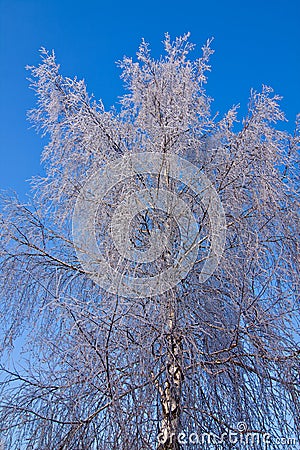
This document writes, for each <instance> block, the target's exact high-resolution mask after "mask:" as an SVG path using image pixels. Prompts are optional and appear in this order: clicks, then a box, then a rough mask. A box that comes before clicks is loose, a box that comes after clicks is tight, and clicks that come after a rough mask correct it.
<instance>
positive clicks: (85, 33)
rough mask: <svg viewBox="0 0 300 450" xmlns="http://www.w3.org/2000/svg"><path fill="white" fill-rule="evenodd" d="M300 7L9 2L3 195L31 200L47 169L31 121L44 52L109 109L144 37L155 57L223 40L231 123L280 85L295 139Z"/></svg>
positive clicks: (2, 17) (219, 95) (299, 103)
mask: <svg viewBox="0 0 300 450" xmlns="http://www.w3.org/2000/svg"><path fill="white" fill-rule="evenodd" d="M299 17H300V2H299V1H298V0H286V1H284V2H283V1H277V0H273V1H269V0H267V1H263V0H261V1H258V0H251V1H244V2H243V1H241V0H240V1H236V0H234V1H233V0H227V1H220V0H219V1H210V2H209V1H203V0H199V1H196V0H192V1H186V2H183V1H178V0H174V1H172V2H171V1H170V0H167V1H162V2H159V1H157V0H154V1H152V2H137V1H127V2H120V1H118V0H116V1H114V2H111V3H110V2H108V1H102V0H98V1H91V0H87V1H85V2H84V1H76V0H73V1H69V0H61V1H57V0H52V1H51V2H50V1H49V2H48V1H44V0H39V1H38V0H0V21H1V22H0V53H1V70H0V89H1V109H0V116H1V117H0V119H1V122H0V123H1V134H0V152H1V165H0V189H3V188H5V189H6V188H9V187H11V188H13V189H15V190H17V191H18V192H19V193H20V194H21V196H23V195H24V194H25V192H26V191H29V186H28V184H27V183H26V182H25V180H26V179H28V178H30V177H31V176H32V175H34V174H37V173H42V172H41V168H40V163H39V160H40V154H41V151H42V146H43V142H42V140H41V138H40V137H39V136H37V135H36V134H35V131H34V130H33V129H31V128H30V124H29V123H28V122H27V121H26V111H27V110H28V109H30V108H32V107H34V104H35V97H34V93H33V92H32V91H31V90H30V89H29V88H28V81H27V80H26V76H28V73H26V70H25V66H26V65H27V64H30V65H35V64H37V63H38V62H39V54H38V49H39V48H40V47H41V46H44V47H46V48H48V49H55V52H56V55H57V59H58V61H59V62H60V63H61V69H62V73H63V74H64V75H68V76H71V77H73V76H75V75H77V76H78V77H79V78H84V79H85V80H86V83H87V85H88V90H89V91H90V92H91V93H92V92H93V93H94V94H95V97H96V98H102V99H103V101H104V104H105V106H106V107H107V108H109V107H110V106H111V105H113V104H114V103H115V102H117V101H118V96H119V95H121V94H122V93H123V90H122V82H121V80H120V79H119V76H120V71H119V69H118V68H117V67H116V65H115V61H116V60H119V59H121V58H122V57H123V55H125V54H126V55H128V56H134V54H135V52H136V50H137V47H138V45H139V43H140V41H141V38H142V37H144V38H145V39H146V40H147V41H149V42H150V44H151V47H152V49H153V55H154V56H159V55H160V53H161V51H162V44H161V41H162V40H163V37H164V33H165V32H169V33H170V34H171V37H176V36H179V35H181V34H183V33H184V32H186V31H190V32H191V40H192V41H193V42H194V43H195V44H196V45H197V47H196V51H194V55H195V57H197V56H198V55H199V54H200V51H201V46H202V44H203V43H204V42H205V41H206V40H207V39H208V38H210V37H214V42H213V48H214V49H215V54H214V55H213V57H212V60H211V63H212V73H211V74H210V76H209V80H208V85H207V91H208V93H209V95H210V96H212V97H213V98H214V99H215V101H214V105H213V110H214V111H220V112H221V113H222V112H224V111H225V110H226V109H228V108H229V107H230V106H231V105H232V104H236V103H240V104H241V106H242V108H241V111H245V107H246V105H247V101H248V97H249V92H250V88H251V87H253V88H255V89H260V88H261V85H262V84H268V85H271V86H272V87H273V88H274V89H275V91H276V92H277V93H279V94H280V95H282V96H283V97H284V99H283V101H282V108H283V110H284V111H285V113H286V116H287V118H288V120H289V122H288V124H287V128H288V129H289V130H292V129H293V122H294V119H295V116H296V114H297V113H298V112H300V89H299V81H300V46H299V44H300V26H299Z"/></svg>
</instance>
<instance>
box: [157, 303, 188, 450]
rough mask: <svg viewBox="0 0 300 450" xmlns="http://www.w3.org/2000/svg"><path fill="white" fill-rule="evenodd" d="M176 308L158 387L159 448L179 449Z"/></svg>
mask: <svg viewBox="0 0 300 450" xmlns="http://www.w3.org/2000/svg"><path fill="white" fill-rule="evenodd" d="M175 317H176V315H175V308H174V307H173V306H171V307H170V312H169V317H168V320H167V336H166V346H167V348H166V354H167V357H166V367H165V382H164V385H163V386H162V385H159V382H157V388H158V391H159V394H160V401H161V406H162V421H161V425H160V433H159V443H158V447H157V450H179V449H180V445H179V443H178V439H177V437H178V434H179V432H180V430H179V426H180V400H181V390H182V381H183V375H182V336H181V334H180V333H178V330H176V327H175Z"/></svg>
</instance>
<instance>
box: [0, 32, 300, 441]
mask: <svg viewBox="0 0 300 450" xmlns="http://www.w3.org/2000/svg"><path fill="white" fill-rule="evenodd" d="M164 48H165V56H164V57H161V58H160V59H159V60H155V59H153V58H152V57H151V55H150V51H149V48H148V45H147V44H146V43H145V42H142V44H141V46H140V48H139V51H138V53H137V60H136V62H134V61H133V60H132V59H131V58H124V60H123V61H122V62H120V67H121V68H122V78H123V80H124V82H125V85H126V89H127V94H126V95H124V96H123V97H122V99H121V104H120V106H119V107H117V108H116V109H113V110H111V111H106V110H105V108H104V106H103V104H102V102H101V101H100V102H96V101H95V100H94V99H93V98H92V97H91V96H89V95H88V93H87V91H86V86H85V83H84V82H83V81H79V80H77V79H76V78H75V79H70V78H66V77H64V76H62V75H61V74H60V72H59V65H58V64H57V63H56V60H55V56H54V53H50V54H49V53H47V52H46V51H45V50H42V63H41V64H40V65H39V66H38V67H32V68H30V69H31V72H32V80H31V82H32V86H33V88H34V89H35V91H36V94H37V98H38V104H37V108H36V109H35V110H33V111H32V112H31V113H30V117H31V120H33V122H34V123H35V124H36V126H37V128H38V129H39V130H41V132H42V134H43V135H45V136H47V137H48V144H47V145H46V147H45V148H44V151H43V155H42V162H43V164H44V167H45V173H46V175H45V177H42V178H34V179H33V182H32V185H33V189H34V191H33V192H34V195H32V198H31V200H30V202H28V204H24V203H22V202H20V201H19V200H18V198H17V197H16V196H9V195H5V196H3V197H2V215H1V231H0V233H1V235H0V238H1V240H0V244H1V247H0V257H1V279H0V286H1V309H0V320H1V338H2V339H1V347H0V348H1V352H2V366H1V369H2V376H1V379H0V381H1V400H0V408H1V409H0V433H1V434H0V438H1V439H2V441H3V442H4V443H5V445H6V446H7V448H10V449H36V450H50V449H52V450H58V449H60V450H80V449H82V450H96V449H98V450H102V449H122V450H132V449H136V450H138V449H159V450H172V449H180V448H195V445H196V444H197V443H198V442H199V445H198V446H196V448H201V449H204V450H205V449H209V448H212V447H214V448H220V449H229V448H238V449H245V448H248V447H247V444H246V441H247V440H248V442H249V445H252V444H253V446H252V448H257V449H263V448H266V445H265V442H268V441H270V444H269V445H268V447H267V448H270V449H280V448H281V446H280V444H279V441H277V440H276V439H277V438H278V437H286V438H291V437H292V438H295V439H299V431H300V430H299V423H300V402H299V391H300V388H299V376H300V368H299V367H300V365H299V354H300V346H299V285H298V280H299V266H298V262H299V261H298V254H299V247H298V246H299V243H298V242H299V241H298V237H299V222H298V214H299V209H298V207H299V204H298V197H297V189H298V187H299V184H298V183H299V179H298V178H297V177H298V176H299V172H298V171H297V170H298V166H297V152H298V150H299V139H300V138H299V125H296V130H295V133H294V134H293V135H291V134H289V133H287V132H285V131H281V129H282V127H278V126H277V125H276V124H277V122H279V121H284V114H283V113H282V112H281V110H280V109H279V106H278V102H279V100H280V97H278V96H277V95H274V94H273V91H272V89H271V88H269V87H265V86H264V87H263V89H262V92H261V93H257V92H254V91H253V92H251V97H250V102H249V107H248V113H247V115H246V117H245V119H244V120H243V121H242V123H239V122H238V120H237V108H236V107H234V108H232V109H231V110H230V111H229V112H228V113H227V114H226V115H225V116H224V117H223V118H221V119H219V118H218V117H212V115H211V112H210V103H211V99H210V98H209V97H208V96H207V95H206V92H205V89H204V86H205V83H206V72H207V71H208V70H209V68H210V66H209V65H208V64H209V57H210V55H211V53H212V51H211V49H210V42H208V43H207V44H206V45H205V46H204V47H203V49H202V50H203V55H202V57H201V58H200V59H197V60H190V59H188V54H189V52H190V51H191V50H192V49H193V45H192V44H191V43H190V42H189V35H185V36H183V37H181V38H178V39H176V40H175V41H174V42H171V40H170V38H169V36H168V35H166V39H165V41H164ZM140 153H143V154H145V155H149V154H150V153H152V154H153V155H155V159H154V161H153V164H154V165H155V164H157V161H158V162H160V163H161V170H160V171H156V172H155V170H153V171H151V170H150V169H148V172H147V170H146V169H145V170H144V172H143V171H142V170H141V171H139V172H138V171H136V172H132V173H131V175H132V176H131V177H129V176H125V175H124V174H126V170H125V169H126V168H125V166H126V164H125V163H124V161H131V159H130V158H132V157H133V156H134V155H137V154H140ZM176 158H177V159H176ZM174 160H175V161H178V164H179V165H180V161H183V160H184V161H186V164H190V166H189V167H191V166H193V167H197V168H198V169H199V179H202V178H201V177H203V176H205V177H206V178H205V179H207V180H209V181H210V182H211V186H210V187H208V190H209V189H212V191H211V192H212V196H211V197H209V199H210V200H211V199H213V198H214V197H213V195H214V194H213V193H217V197H218V199H219V200H220V202H221V204H222V208H223V211H224V212H225V217H226V228H227V229H226V241H225V248H224V252H223V256H222V258H221V260H220V256H221V255H220V252H219V254H218V255H215V256H216V258H217V259H216V261H217V262H219V264H218V266H217V267H216V265H217V264H216V263H215V264H213V269H215V270H214V271H213V270H210V273H209V275H210V276H207V277H204V278H203V276H202V275H203V270H204V267H206V266H205V264H206V262H207V261H209V258H211V257H213V255H212V253H213V246H214V242H215V240H216V235H215V232H216V230H215V229H214V219H213V218H212V216H213V209H210V208H211V204H210V200H209V201H207V202H205V201H203V200H204V199H203V198H201V195H198V194H197V195H196V193H195V189H193V183H192V182H187V181H186V180H185V179H184V177H183V178H182V179H180V177H179V176H178V177H177V178H176V176H173V172H174V171H173V172H172V170H171V168H170V167H171V166H170V161H174ZM144 162H145V164H146V166H147V164H148V163H149V161H148V159H145V161H144ZM119 163H120V164H119ZM112 164H113V165H114V164H115V165H116V164H117V165H118V164H119V166H118V167H119V172H118V173H121V174H123V177H120V178H119V179H118V182H116V183H114V184H112V185H111V186H110V188H109V189H106V190H105V192H104V191H103V195H102V197H101V198H97V195H94V194H95V193H93V192H91V189H90V186H91V184H89V183H90V181H88V180H93V183H94V184H92V186H94V187H95V186H96V187H97V189H101V188H102V187H101V186H103V185H104V184H105V183H106V182H107V183H108V184H109V182H110V179H111V178H110V176H112V175H111V174H110V173H109V172H105V170H106V168H107V167H112ZM149 164H150V163H149ZM129 165H130V164H129ZM128 167H129V166H128ZM147 167H148V166H147ZM174 170H175V169H174ZM105 177H106V178H105ZM189 181H191V179H189ZM196 181H197V180H196ZM202 181H203V179H202ZM87 182H88V184H87ZM97 183H98V184H97ZM101 183H102V184H101ZM86 186H87V187H86ZM206 188H207V186H206ZM206 188H205V187H204V190H205V189H206ZM161 192H163V193H164V196H165V197H164V199H165V200H164V201H163V200H161V197H159V195H160V193H161ZM140 193H141V194H140ZM139 195H140V197H139ZM203 197H205V193H204V194H203ZM158 198H159V199H160V200H157V199H158ZM174 199H175V200H174ZM139 200H140V201H141V202H142V203H141V206H139V208H137V209H136V208H135V204H136V203H137V202H138V201H139ZM146 200H147V201H146ZM173 200H174V201H173ZM87 201H90V205H91V210H92V211H93V214H94V215H93V217H94V221H93V223H92V224H91V229H90V228H89V227H88V225H89V223H88V222H89V220H90V217H89V214H90V212H89V211H87V216H88V218H86V216H85V211H84V210H82V209H80V207H79V206H78V202H79V203H80V202H81V203H80V204H81V206H82V204H84V205H87V203H84V202H87ZM126 202H127V203H126ZM143 202H144V203H143ZM95 205H98V206H95ZM178 205H179V206H180V207H179V206H178ZM184 205H187V206H186V208H187V209H185V206H184ZM76 208H77V213H76V212H75V215H76V214H77V216H76V217H77V222H76V221H75V225H74V220H73V228H72V217H73V211H74V210H75V211H76ZM176 208H177V209H176ZM175 210H176V211H177V213H176V214H177V216H176V214H175V212H176V211H175ZM124 211H125V212H124ZM174 211H175V212H174ZM126 214H128V215H126ZM188 214H190V216H189V215H188ZM220 214H221V212H220V211H219V215H220ZM221 215H222V214H221ZM80 216H82V222H80V220H79V219H80ZM78 220H79V222H80V223H79V228H80V226H81V228H82V227H83V225H85V226H86V227H87V233H86V235H84V237H83V238H82V243H83V246H82V248H79V247H80V245H79V244H78V241H76V242H75V243H74V235H75V236H76V233H77V231H78V230H77V228H76V227H77V226H78ZM180 221H181V222H180ZM184 221H185V222H184ZM112 223H113V224H114V225H112ZM180 223H181V225H182V224H183V223H185V224H186V226H187V228H190V227H192V225H193V224H194V225H193V226H195V227H196V226H197V227H198V228H197V229H198V232H197V233H198V234H197V242H196V244H197V245H196V247H195V246H194V245H193V246H192V245H189V247H188V248H185V249H184V252H183V253H182V250H181V249H180V248H181V247H180V246H182V242H183V241H182V227H181V225H180ZM216 223H217V222H216ZM219 224H220V223H219ZM127 225H128V226H127ZM182 226H183V225H182ZM93 230H94V234H93V233H92V231H93ZM81 231H82V230H81ZM90 234H93V236H94V237H93V239H94V241H93V242H92V244H95V242H96V244H97V251H96V253H95V255H93V254H90V253H89V254H87V251H86V247H85V245H87V247H88V245H89V235H90ZM81 237H82V236H81ZM219 237H220V236H219ZM124 239H125V240H126V243H125V242H124ZM122 246H123V247H122ZM192 247H193V248H192ZM221 247H222V245H221ZM88 248H90V247H88ZM195 248H196V249H197V250H196V253H195V250H194V249H195ZM159 249H160V250H159ZM219 250H220V248H219ZM97 252H98V253H99V254H100V253H102V255H104V260H105V261H106V262H107V263H108V264H109V266H110V267H111V271H112V272H111V273H113V274H116V273H118V274H120V277H119V278H118V280H119V286H120V290H118V289H119V288H118V286H117V287H115V288H109V287H108V288H106V287H105V286H106V285H105V283H106V282H107V283H108V284H107V286H108V285H109V276H108V275H107V279H105V280H106V281H105V280H104V274H103V273H102V272H101V270H100V269H101V267H104V266H101V264H102V263H103V262H102V263H101V264H100V263H99V262H97ZM180 252H181V253H180ZM189 252H192V253H193V255H194V256H195V255H196V258H195V260H193V265H192V267H191V268H190V270H188V271H187V272H188V273H186V274H184V276H181V277H179V279H178V280H177V279H176V280H175V282H174V280H173V279H171V278H172V277H170V279H169V285H167V284H166V285H164V286H162V284H163V280H162V279H161V278H160V277H159V274H160V273H162V272H164V271H167V270H168V269H169V268H170V267H173V266H172V265H174V264H175V263H174V262H176V261H177V262H178V261H179V259H180V258H179V259H178V255H181V259H180V261H182V258H185V257H186V256H185V255H186V254H187V255H188V254H189ZM135 255H140V256H139V257H141V255H142V257H141V258H142V259H140V260H138V258H135ZM176 258H177V259H176ZM99 264H100V265H99ZM100 272H101V273H100ZM105 276H106V275H105ZM201 276H202V278H201ZM97 277H98V278H97ZM101 277H102V278H101ZM130 277H131V278H130ZM133 278H134V279H135V280H137V284H136V285H134V289H137V290H138V289H140V288H139V286H140V285H139V283H143V279H145V278H147V280H150V278H151V280H157V281H156V284H155V286H156V288H153V289H152V288H151V287H149V291H145V289H146V288H147V286H148V284H147V283H148V281H146V282H145V283H144V284H143V289H144V291H143V292H144V295H141V292H142V291H139V292H137V294H135V291H134V289H133V287H132V284H130V283H129V282H128V280H132V279H133ZM103 280H104V281H103ZM110 281H111V280H110ZM130 282H131V281H130ZM149 282H150V281H149ZM114 283H115V281H114ZM124 283H125V284H124ZM126 283H127V284H126ZM124 286H125V287H124ZM149 286H150V285H149ZM168 286H169V288H168ZM126 289H127V290H128V291H126ZM126 292H127V294H126ZM19 337H21V341H22V343H23V359H21V360H20V363H19V364H15V365H13V364H11V363H10V362H9V361H10V359H9V355H10V354H11V352H12V350H13V348H14V344H15V342H16V340H17V339H18V338H19ZM226 433H227V434H226ZM236 441H238V442H237V443H236V444H235V443H234V442H236ZM252 441H253V442H252Z"/></svg>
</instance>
